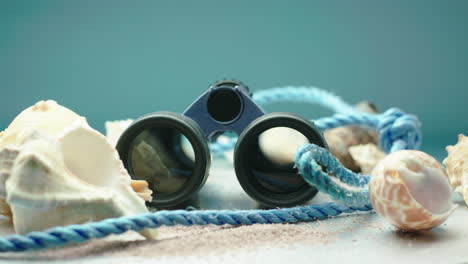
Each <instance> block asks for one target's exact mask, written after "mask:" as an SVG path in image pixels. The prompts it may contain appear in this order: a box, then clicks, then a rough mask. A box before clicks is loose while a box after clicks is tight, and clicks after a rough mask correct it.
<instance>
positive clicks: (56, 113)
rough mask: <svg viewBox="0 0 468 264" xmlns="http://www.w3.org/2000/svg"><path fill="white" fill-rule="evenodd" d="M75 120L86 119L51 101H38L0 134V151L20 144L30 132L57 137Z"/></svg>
mask: <svg viewBox="0 0 468 264" xmlns="http://www.w3.org/2000/svg"><path fill="white" fill-rule="evenodd" d="M77 120H86V119H85V118H84V117H82V116H79V115H77V114H76V113H75V112H73V111H71V110H70V109H68V108H66V107H63V106H61V105H59V104H57V102H55V101H53V100H48V101H39V102H37V103H36V104H35V105H33V106H31V107H29V108H26V109H25V110H24V111H23V112H21V113H20V114H19V115H18V116H16V118H15V119H14V120H13V121H12V122H11V123H10V125H9V126H8V128H7V129H6V130H5V131H4V132H3V133H1V136H0V150H1V149H3V148H4V147H6V146H8V145H18V144H20V143H21V138H22V137H24V136H25V134H29V133H30V132H31V131H32V130H37V131H41V132H43V133H47V134H48V135H50V136H52V137H57V136H58V135H60V134H61V133H62V132H63V129H64V128H65V127H68V126H70V125H71V124H73V123H75V122H76V121H77Z"/></svg>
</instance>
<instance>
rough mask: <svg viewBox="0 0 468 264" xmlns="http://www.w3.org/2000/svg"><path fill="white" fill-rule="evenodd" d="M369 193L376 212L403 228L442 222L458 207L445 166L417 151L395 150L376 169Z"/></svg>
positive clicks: (410, 229)
mask: <svg viewBox="0 0 468 264" xmlns="http://www.w3.org/2000/svg"><path fill="white" fill-rule="evenodd" d="M369 195H370V200H371V202H372V205H373V206H374V209H375V211H376V212H377V213H378V214H379V215H381V216H382V217H384V218H385V219H386V220H387V221H388V222H390V223H391V224H392V225H394V226H396V227H397V228H399V229H403V230H408V231H415V230H424V229H431V228H434V227H436V226H438V225H440V224H442V223H443V222H444V221H445V220H446V219H447V218H448V217H449V216H450V215H451V214H452V213H453V212H454V210H455V208H456V206H455V205H453V203H452V200H451V188H450V184H449V182H448V180H447V174H446V172H445V169H444V168H443V167H442V165H441V164H440V163H439V162H438V161H437V160H436V159H434V158H433V157H431V156H429V155H428V154H426V153H424V152H421V151H416V150H402V151H397V152H394V153H392V154H390V155H388V156H387V157H385V158H384V159H383V160H381V161H380V162H379V164H377V166H376V167H375V168H374V170H373V171H372V176H371V180H370V183H369Z"/></svg>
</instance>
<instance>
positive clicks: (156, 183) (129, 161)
mask: <svg viewBox="0 0 468 264" xmlns="http://www.w3.org/2000/svg"><path fill="white" fill-rule="evenodd" d="M117 150H118V152H119V154H120V158H121V159H122V161H123V163H124V165H125V167H126V168H127V170H128V171H129V173H130V175H131V176H132V178H133V179H137V180H145V181H147V182H148V187H149V188H150V189H151V190H152V191H153V201H152V205H154V206H157V207H172V206H176V205H178V204H181V203H183V202H185V201H187V200H188V199H190V197H191V196H192V195H193V194H194V193H195V192H196V191H197V190H198V189H199V188H200V187H201V186H202V185H203V183H204V182H205V180H206V177H207V176H208V173H207V172H208V170H209V166H210V157H209V151H208V146H207V144H206V141H205V139H204V137H203V133H202V132H201V129H200V128H199V127H198V125H197V124H196V123H195V122H194V121H193V120H191V119H189V118H187V117H184V116H182V115H179V114H176V113H171V112H158V113H154V114H151V115H148V116H144V117H142V118H141V119H139V120H137V121H135V122H134V123H133V124H132V125H131V126H130V127H129V128H128V129H127V130H126V131H125V132H124V133H123V134H122V136H121V137H120V139H119V142H118V143H117Z"/></svg>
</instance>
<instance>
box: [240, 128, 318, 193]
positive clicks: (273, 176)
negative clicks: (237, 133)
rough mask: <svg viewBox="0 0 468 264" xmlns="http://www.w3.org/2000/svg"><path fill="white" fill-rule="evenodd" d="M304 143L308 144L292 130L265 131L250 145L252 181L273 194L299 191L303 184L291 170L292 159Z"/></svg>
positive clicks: (274, 129) (306, 140)
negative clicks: (255, 181)
mask: <svg viewBox="0 0 468 264" xmlns="http://www.w3.org/2000/svg"><path fill="white" fill-rule="evenodd" d="M307 143H309V140H308V139H307V138H306V137H305V136H304V135H303V134H302V133H300V132H298V131H296V130H294V129H291V128H287V127H275V128H271V129H268V130H266V131H264V132H263V133H261V134H260V136H259V137H258V138H257V140H254V141H253V144H252V146H251V151H249V153H248V154H247V155H250V157H249V160H251V163H250V165H251V166H252V173H253V175H254V178H255V179H256V180H257V181H258V183H260V185H262V186H263V187H264V188H266V189H267V190H269V191H271V192H274V193H291V192H295V191H298V190H299V189H300V188H301V187H303V186H304V185H305V184H306V182H305V181H304V179H303V178H302V176H300V175H299V174H298V172H297V169H296V168H294V155H295V153H296V151H297V148H298V147H299V146H301V145H303V144H307Z"/></svg>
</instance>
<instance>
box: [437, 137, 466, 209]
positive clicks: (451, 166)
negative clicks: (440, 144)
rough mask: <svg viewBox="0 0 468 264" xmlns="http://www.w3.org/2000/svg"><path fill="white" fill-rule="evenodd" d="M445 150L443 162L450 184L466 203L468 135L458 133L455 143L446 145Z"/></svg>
mask: <svg viewBox="0 0 468 264" xmlns="http://www.w3.org/2000/svg"><path fill="white" fill-rule="evenodd" d="M446 150H447V152H448V157H447V158H445V159H444V161H443V163H444V165H445V166H446V167H447V174H448V177H449V180H450V184H451V185H452V187H453V188H454V190H455V191H456V192H457V193H459V194H460V195H462V196H463V198H464V200H465V203H466V204H468V137H466V136H465V135H462V134H460V135H458V142H457V144H456V145H455V146H447V148H446Z"/></svg>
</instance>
